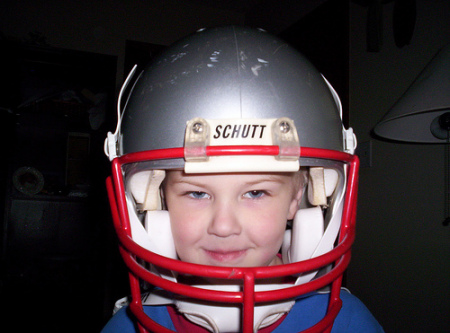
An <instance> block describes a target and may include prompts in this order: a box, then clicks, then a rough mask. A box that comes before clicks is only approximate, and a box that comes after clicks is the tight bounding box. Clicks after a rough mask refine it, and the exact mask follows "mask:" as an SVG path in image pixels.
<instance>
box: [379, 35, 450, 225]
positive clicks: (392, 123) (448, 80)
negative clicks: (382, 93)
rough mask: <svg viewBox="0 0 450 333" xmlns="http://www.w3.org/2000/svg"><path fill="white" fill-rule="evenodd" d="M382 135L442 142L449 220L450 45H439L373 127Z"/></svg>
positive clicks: (402, 139) (446, 220)
mask: <svg viewBox="0 0 450 333" xmlns="http://www.w3.org/2000/svg"><path fill="white" fill-rule="evenodd" d="M374 133H375V134H376V135H377V136H379V137H382V138H386V139H390V140H394V141H403V142H415V143H440V144H445V145H446V146H445V214H446V218H445V220H444V222H443V224H444V225H449V223H450V184H449V181H450V44H449V45H447V46H446V47H444V48H442V49H441V50H440V51H439V52H438V53H437V54H436V56H435V57H434V58H433V59H432V60H431V61H430V63H429V64H428V65H427V66H426V67H425V69H424V70H423V71H422V72H421V73H420V74H419V76H418V77H417V78H416V80H415V81H414V82H413V83H412V85H411V86H410V87H409V88H408V89H407V90H406V92H405V93H404V94H403V96H402V97H401V98H400V99H399V100H398V101H397V102H396V103H395V104H394V106H393V107H392V108H391V109H390V110H389V111H388V112H387V113H386V114H385V116H384V117H383V118H382V119H381V121H380V122H379V123H378V124H377V125H376V126H375V128H374Z"/></svg>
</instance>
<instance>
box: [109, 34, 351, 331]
mask: <svg viewBox="0 0 450 333" xmlns="http://www.w3.org/2000/svg"><path fill="white" fill-rule="evenodd" d="M136 72H137V70H136V67H135V68H134V69H133V70H132V72H131V73H130V75H129V77H128V78H127V80H126V82H125V83H124V86H123V88H122V90H121V93H120V96H119V101H118V124H117V128H116V131H115V132H114V133H108V137H107V139H106V141H105V153H106V154H107V156H108V157H109V158H110V160H111V161H112V176H111V177H109V178H108V180H107V187H108V195H109V199H110V203H111V209H112V214H113V219H114V225H115V229H116V231H117V235H118V239H119V243H120V252H121V255H122V257H123V259H124V261H125V263H126V265H127V266H128V269H129V271H130V275H129V276H130V284H131V294H132V295H131V296H132V300H131V303H130V308H131V311H132V312H133V313H134V315H135V316H136V318H137V320H138V324H139V328H140V330H141V331H143V332H146V331H155V332H171V331H170V330H169V329H167V328H164V327H162V326H161V325H159V324H158V323H157V322H155V321H154V320H152V319H151V318H150V317H148V316H147V315H146V314H145V313H144V311H143V305H145V304H166V303H173V304H175V306H176V307H177V308H178V311H180V312H182V313H183V314H184V315H185V316H186V317H187V318H188V319H189V320H191V321H192V322H194V323H197V324H198V325H200V326H203V327H205V328H207V329H208V330H210V331H212V332H238V331H240V332H246V333H250V332H254V331H257V330H258V329H259V328H262V327H266V326H268V325H270V324H272V323H273V322H275V321H276V320H278V319H279V318H280V317H281V316H282V315H283V314H284V313H286V312H288V311H289V309H290V308H291V306H292V304H293V302H294V300H295V299H296V298H297V297H299V296H301V295H305V294H308V293H311V292H314V291H317V290H323V289H324V288H327V289H326V290H327V292H330V301H329V305H328V312H327V314H326V315H325V317H324V318H323V319H322V320H321V321H319V322H318V323H317V324H316V325H314V326H313V327H311V328H310V329H309V330H308V332H326V331H330V330H331V327H332V324H333V321H334V319H335V317H336V316H337V314H338V312H339V310H340V307H341V305H342V302H341V300H340V297H339V292H340V288H341V280H342V275H343V273H344V271H345V269H346V267H347V265H348V263H349V260H350V249H351V245H352V243H353V240H354V235H355V234H354V229H355V212H356V195H357V179H358V165H359V162H358V158H357V157H356V156H355V155H353V152H354V149H355V147H356V138H355V136H354V134H353V131H352V130H351V129H345V128H344V127H343V124H342V110H341V103H340V101H339V97H338V96H337V94H336V92H335V91H334V90H333V88H332V86H331V85H330V84H329V83H328V82H327V80H326V79H325V78H324V77H323V76H322V75H321V74H320V73H319V72H318V71H317V70H316V69H315V68H314V66H313V65H312V64H311V63H310V62H309V61H308V60H307V59H305V58H304V57H303V56H302V55H301V54H299V53H298V52H297V51H296V50H295V49H294V48H292V47H290V46H289V45H288V44H286V43H285V42H284V41H282V40H280V39H278V38H277V37H275V36H272V35H271V34H269V33H267V32H265V31H263V30H260V29H250V28H244V27H236V26H230V27H220V28H214V29H202V30H199V31H197V32H196V33H194V34H192V35H190V36H188V37H186V38H184V39H182V40H181V41H179V42H177V43H175V44H174V45H173V46H171V47H169V48H168V49H167V50H166V51H165V52H163V53H162V54H161V55H160V56H159V57H157V58H156V59H155V60H154V61H153V62H152V63H151V64H150V65H149V66H148V67H146V68H145V69H144V70H142V71H141V72H140V73H139V74H137V73H136ZM135 76H137V79H134V77H135ZM131 82H134V83H133V84H131ZM126 90H129V92H128V93H125V91H126ZM127 94H128V96H129V97H128V98H127V100H126V101H125V102H122V96H125V95H127ZM122 104H123V105H124V106H123V112H122V111H121V110H122ZM300 168H301V170H303V171H306V175H307V176H306V178H307V182H306V183H307V186H306V189H305V191H306V192H307V195H306V194H305V195H304V196H303V197H304V198H305V199H304V201H303V202H302V204H301V207H300V209H299V211H298V212H297V214H296V216H295V218H294V220H293V221H288V222H287V228H286V232H285V237H284V243H283V246H282V248H281V249H280V256H282V258H283V263H284V264H283V265H278V266H271V267H216V266H207V265H198V264H192V263H188V262H182V261H180V260H178V258H177V253H176V251H175V246H174V244H173V239H172V234H171V227H170V219H169V215H168V212H167V211H166V210H165V207H164V202H163V201H164V200H163V199H162V197H163V195H161V189H160V187H161V186H160V185H161V183H162V182H163V179H164V176H165V170H170V169H181V170H184V171H185V172H186V173H233V172H297V171H299V170H300ZM303 171H301V172H303ZM180 276H190V277H192V276H195V277H199V278H209V279H216V280H217V284H216V285H207V286H205V285H194V284H188V283H182V282H180V281H181V280H183V279H180ZM281 277H283V278H287V277H291V278H292V277H294V278H293V280H292V281H291V282H289V283H284V284H274V283H272V282H271V281H274V279H275V278H281ZM189 280H192V279H189ZM183 281H184V280H183ZM223 281H226V283H222V282H223ZM143 285H147V286H148V285H151V286H154V287H155V290H154V292H152V293H150V294H148V295H147V296H148V297H147V296H146V297H143V296H142V295H143V293H144V289H143Z"/></svg>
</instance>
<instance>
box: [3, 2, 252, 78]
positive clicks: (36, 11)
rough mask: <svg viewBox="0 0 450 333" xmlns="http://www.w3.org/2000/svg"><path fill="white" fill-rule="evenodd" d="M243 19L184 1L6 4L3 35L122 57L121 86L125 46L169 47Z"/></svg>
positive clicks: (234, 13)
mask: <svg viewBox="0 0 450 333" xmlns="http://www.w3.org/2000/svg"><path fill="white" fill-rule="evenodd" d="M243 22H244V16H243V14H239V13H236V12H232V11H229V10H225V9H217V8H210V7H207V6H203V5H201V4H199V3H192V2H190V1H181V0H165V1H139V0H97V1H88V0H79V1H77V0H70V1H58V0H47V1H33V0H18V1H15V0H3V1H2V3H1V4H0V31H1V32H2V33H3V34H4V35H5V36H6V37H8V38H15V39H20V40H25V39H29V37H28V34H29V33H30V32H39V33H41V34H42V35H43V36H44V37H45V40H46V42H47V43H48V44H49V45H50V46H54V47H59V48H67V49H73V50H80V51H88V52H95V53H102V54H109V55H116V56H118V66H117V79H118V85H119V84H120V82H121V81H122V80H123V73H122V71H123V63H124V56H125V55H124V51H125V41H126V40H127V39H128V40H134V41H140V42H147V43H153V44H161V45H169V44H171V43H172V42H174V41H175V40H177V39H179V38H180V37H183V36H185V35H186V34H188V33H191V32H194V31H195V30H197V29H199V28H202V27H208V26H214V25H221V24H243Z"/></svg>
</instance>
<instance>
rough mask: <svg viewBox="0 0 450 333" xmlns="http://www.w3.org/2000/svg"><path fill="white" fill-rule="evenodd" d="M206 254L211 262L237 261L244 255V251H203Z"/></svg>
mask: <svg viewBox="0 0 450 333" xmlns="http://www.w3.org/2000/svg"><path fill="white" fill-rule="evenodd" d="M205 252H206V254H207V255H208V256H209V257H210V258H211V259H213V260H215V261H219V262H233V261H237V260H238V259H240V258H241V257H243V256H244V255H245V253H246V252H247V251H246V250H236V251H223V250H205Z"/></svg>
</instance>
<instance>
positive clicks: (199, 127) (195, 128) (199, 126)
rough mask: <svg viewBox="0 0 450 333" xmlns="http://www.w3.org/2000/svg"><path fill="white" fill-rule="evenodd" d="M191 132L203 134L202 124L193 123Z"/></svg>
mask: <svg viewBox="0 0 450 333" xmlns="http://www.w3.org/2000/svg"><path fill="white" fill-rule="evenodd" d="M192 131H193V132H194V133H201V132H203V124H202V123H195V124H194V125H192Z"/></svg>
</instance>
